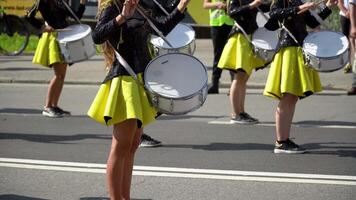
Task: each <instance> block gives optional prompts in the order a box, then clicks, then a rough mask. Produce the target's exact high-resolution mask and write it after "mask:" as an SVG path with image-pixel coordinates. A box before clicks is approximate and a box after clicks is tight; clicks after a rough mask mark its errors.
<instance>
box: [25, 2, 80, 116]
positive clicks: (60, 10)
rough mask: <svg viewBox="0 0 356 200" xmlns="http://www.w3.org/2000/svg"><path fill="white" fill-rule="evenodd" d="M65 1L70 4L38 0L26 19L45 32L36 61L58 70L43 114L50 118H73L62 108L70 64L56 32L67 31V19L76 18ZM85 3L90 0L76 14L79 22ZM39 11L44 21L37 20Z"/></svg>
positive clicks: (37, 49)
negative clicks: (66, 60) (61, 48)
mask: <svg viewBox="0 0 356 200" xmlns="http://www.w3.org/2000/svg"><path fill="white" fill-rule="evenodd" d="M63 1H66V2H67V3H68V0H37V1H36V3H35V5H34V6H33V7H32V9H31V10H30V12H29V13H28V15H27V16H26V19H27V21H28V22H30V23H31V24H32V25H33V26H35V27H36V28H38V29H40V30H41V32H42V35H41V38H40V40H39V42H38V45H37V48H36V52H35V55H34V57H33V60H32V62H33V63H35V64H40V65H43V66H45V67H50V68H53V70H54V76H53V78H52V79H51V81H50V82H49V85H48V90H47V96H46V102H45V106H44V109H43V111H42V115H43V116H46V117H62V116H64V115H70V112H68V111H65V110H63V109H61V108H60V107H58V101H59V97H60V96H61V92H62V88H63V84H64V78H65V75H66V71H67V66H68V63H65V60H64V58H63V56H62V54H61V51H60V48H59V44H58V42H57V40H56V37H57V33H58V32H57V31H56V29H63V28H66V27H67V26H68V25H69V24H68V22H67V21H66V20H65V19H66V18H67V17H72V18H73V19H75V17H74V16H73V15H72V14H71V12H70V11H69V10H68V9H67V7H66V6H65V5H64V3H63ZM85 3H86V0H80V5H79V8H78V10H77V11H75V12H74V13H75V14H76V16H77V17H78V18H79V19H80V18H81V17H82V16H83V13H84V10H85ZM38 11H40V13H41V15H42V18H43V21H44V22H42V21H40V20H38V19H36V18H35V15H36V13H37V12H38Z"/></svg>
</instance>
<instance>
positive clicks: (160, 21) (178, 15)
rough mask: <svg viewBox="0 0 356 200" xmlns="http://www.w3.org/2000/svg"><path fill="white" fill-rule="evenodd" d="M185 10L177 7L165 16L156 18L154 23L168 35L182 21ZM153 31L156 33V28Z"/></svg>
mask: <svg viewBox="0 0 356 200" xmlns="http://www.w3.org/2000/svg"><path fill="white" fill-rule="evenodd" d="M183 12H184V11H183ZM183 12H181V11H180V10H179V9H178V8H176V9H174V10H173V12H171V13H170V14H169V15H168V16H166V17H164V18H155V19H154V21H153V23H154V24H155V25H156V26H157V28H158V29H159V30H160V31H162V33H163V35H167V34H168V33H169V32H170V31H171V30H172V29H173V28H174V27H175V26H176V25H177V24H178V23H179V22H180V21H182V20H183V18H184V16H185V15H184V13H183ZM152 31H153V33H154V30H152Z"/></svg>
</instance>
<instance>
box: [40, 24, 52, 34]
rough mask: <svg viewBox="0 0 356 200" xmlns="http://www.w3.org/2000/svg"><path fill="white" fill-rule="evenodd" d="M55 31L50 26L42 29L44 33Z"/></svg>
mask: <svg viewBox="0 0 356 200" xmlns="http://www.w3.org/2000/svg"><path fill="white" fill-rule="evenodd" d="M53 31H54V28H53V27H52V26H50V25H44V26H43V27H42V32H48V33H49V32H53Z"/></svg>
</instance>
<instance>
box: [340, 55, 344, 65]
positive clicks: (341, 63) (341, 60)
mask: <svg viewBox="0 0 356 200" xmlns="http://www.w3.org/2000/svg"><path fill="white" fill-rule="evenodd" d="M343 65H344V57H343V56H341V57H340V66H343Z"/></svg>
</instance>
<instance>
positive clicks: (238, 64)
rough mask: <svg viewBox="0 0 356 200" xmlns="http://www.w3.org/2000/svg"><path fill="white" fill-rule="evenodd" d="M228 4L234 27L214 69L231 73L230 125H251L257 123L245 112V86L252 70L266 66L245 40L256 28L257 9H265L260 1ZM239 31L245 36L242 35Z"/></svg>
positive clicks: (238, 1) (234, 1) (235, 0)
mask: <svg viewBox="0 0 356 200" xmlns="http://www.w3.org/2000/svg"><path fill="white" fill-rule="evenodd" d="M230 2H231V3H230V6H229V9H228V13H229V15H230V17H231V18H233V19H234V20H235V22H236V23H237V25H235V26H234V27H233V29H232V31H231V33H230V36H229V39H228V41H227V43H226V44H225V47H224V50H223V52H222V55H221V58H220V60H219V63H218V67H219V68H221V69H228V70H232V71H234V72H235V75H234V80H233V81H232V83H231V87H230V95H229V96H230V103H231V105H232V116H231V120H230V121H231V123H236V124H255V123H257V122H258V120H257V119H255V118H253V117H251V116H250V115H249V114H247V113H246V112H245V96H246V83H247V80H248V79H249V77H250V75H251V73H252V70H253V69H257V68H262V67H264V66H265V65H266V62H265V61H263V60H262V59H260V58H259V57H257V55H256V54H255V53H254V52H253V49H252V46H251V43H250V42H249V40H251V34H252V33H253V32H254V31H255V30H257V28H258V25H257V22H256V16H257V12H258V10H257V7H259V6H260V5H261V6H260V7H261V9H263V10H264V11H268V10H269V6H268V5H264V4H261V2H262V1H261V0H254V1H251V0H231V1H230ZM241 29H243V30H241ZM243 31H244V32H245V33H246V34H247V35H244V34H243ZM246 36H247V37H246Z"/></svg>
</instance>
